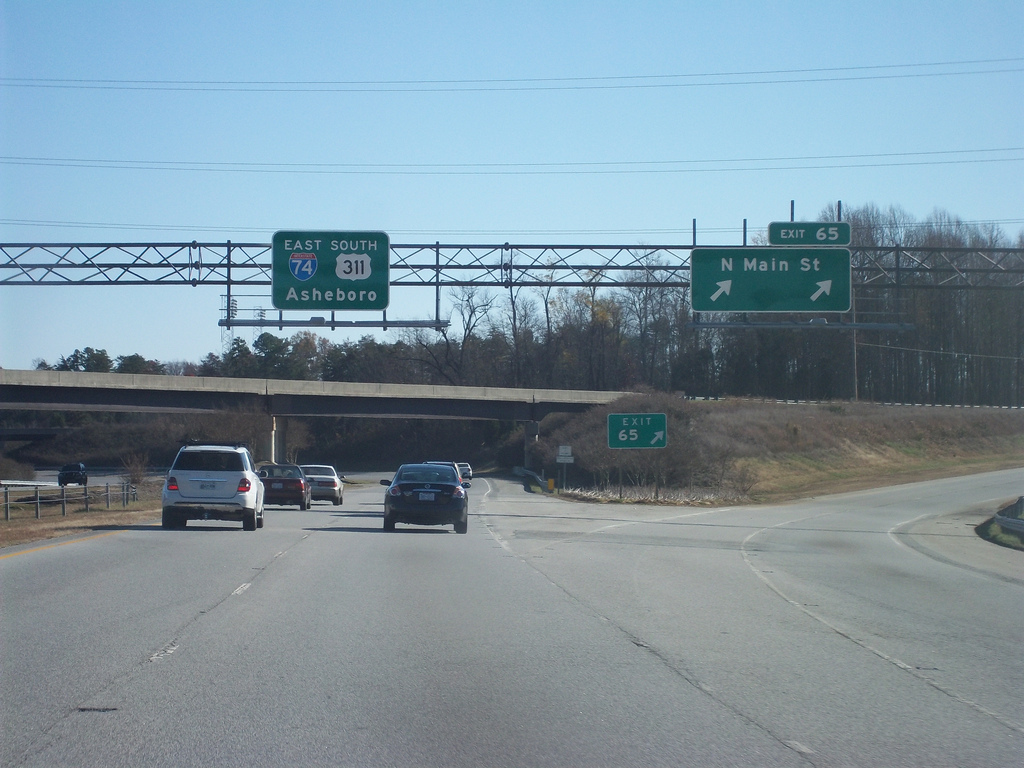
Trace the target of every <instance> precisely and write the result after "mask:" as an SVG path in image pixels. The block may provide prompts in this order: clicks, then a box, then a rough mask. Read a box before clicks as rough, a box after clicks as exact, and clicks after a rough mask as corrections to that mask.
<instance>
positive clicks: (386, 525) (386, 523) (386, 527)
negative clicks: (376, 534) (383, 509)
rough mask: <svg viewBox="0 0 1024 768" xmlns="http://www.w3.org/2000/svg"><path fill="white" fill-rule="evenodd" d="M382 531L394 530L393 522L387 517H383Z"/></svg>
mask: <svg viewBox="0 0 1024 768" xmlns="http://www.w3.org/2000/svg"><path fill="white" fill-rule="evenodd" d="M384 530H385V531H389V532H391V531H394V530H395V521H394V520H392V519H391V518H390V517H388V516H387V515H384Z"/></svg>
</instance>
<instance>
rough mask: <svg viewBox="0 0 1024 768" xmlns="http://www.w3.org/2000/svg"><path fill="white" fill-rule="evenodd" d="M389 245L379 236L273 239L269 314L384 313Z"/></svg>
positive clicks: (291, 234)
mask: <svg viewBox="0 0 1024 768" xmlns="http://www.w3.org/2000/svg"><path fill="white" fill-rule="evenodd" d="M390 250H391V243H390V239H389V238H388V235H387V234H386V233H384V232H334V231H324V232H306V231H290V230H283V231H279V232H275V233H274V239H273V252H272V261H271V272H270V277H271V294H272V298H273V304H274V308H275V309H292V310H300V311H305V310H321V309H329V310H332V311H333V310H371V309H387V307H388V302H389V301H390V295H389V293H390V285H391V282H390V273H389V272H390Z"/></svg>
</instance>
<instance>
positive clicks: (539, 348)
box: [37, 206, 1024, 406]
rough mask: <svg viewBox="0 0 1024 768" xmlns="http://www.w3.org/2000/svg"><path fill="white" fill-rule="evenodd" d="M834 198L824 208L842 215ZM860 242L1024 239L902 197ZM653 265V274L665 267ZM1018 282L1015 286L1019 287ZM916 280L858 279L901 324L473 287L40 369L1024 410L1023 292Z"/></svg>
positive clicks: (857, 214) (862, 290) (869, 299)
mask: <svg viewBox="0 0 1024 768" xmlns="http://www.w3.org/2000/svg"><path fill="white" fill-rule="evenodd" d="M836 214H837V211H836V210H835V208H833V207H828V208H825V209H824V210H823V211H822V212H821V213H820V215H819V220H821V221H832V220H835V219H836ZM844 220H846V221H849V222H850V223H851V229H852V233H853V240H854V242H853V247H858V246H899V247H903V248H912V247H943V248H949V247H970V248H996V247H1016V248H1024V232H1022V233H1021V234H1020V235H1018V237H1017V241H1016V243H1013V242H1011V241H1010V239H1009V238H1008V237H1007V236H1006V235H1005V234H1003V233H1002V232H1001V231H1000V230H999V229H998V228H997V227H994V226H979V225H972V224H966V223H964V222H962V221H960V220H959V219H957V218H955V217H953V216H950V215H949V214H946V213H943V212H936V213H934V214H932V215H931V216H930V217H928V218H927V219H925V220H923V221H917V220H915V219H914V218H913V217H911V216H910V215H909V214H907V213H906V212H904V211H903V210H901V209H900V208H897V207H890V208H888V209H880V208H877V207H875V206H865V207H863V208H859V209H853V210H848V211H846V215H845V216H844ZM658 268H659V264H658V263H657V262H656V261H655V260H652V261H651V263H650V270H651V272H652V274H657V272H658ZM1013 280H1016V281H1017V283H1018V284H1017V285H1013ZM1020 280H1021V276H1020V275H1019V274H1018V275H1016V276H1015V277H1014V276H1013V275H1010V276H1009V277H1008V279H1007V282H1006V283H1005V284H999V285H993V286H990V287H993V288H997V289H998V290H978V289H946V290H908V291H905V292H904V293H903V294H902V295H899V296H892V295H890V294H891V292H890V293H886V292H885V291H881V290H876V289H872V288H871V287H870V286H857V287H856V289H855V296H854V301H855V304H856V305H857V309H858V311H859V313H860V314H861V315H862V316H872V315H876V316H886V317H899V318H901V320H902V321H903V323H904V325H905V326H906V327H905V328H902V329H899V330H893V329H887V330H886V329H883V330H858V331H846V330H844V331H835V330H828V329H825V328H814V326H813V324H808V325H807V327H806V328H805V329H801V330H794V329H792V328H767V327H765V328H758V327H757V326H756V325H751V326H749V327H732V328H730V327H701V326H700V325H695V324H694V323H693V320H694V318H693V315H692V312H691V309H690V302H689V296H688V290H687V289H686V288H683V287H671V288H664V287H659V288H652V287H642V288H629V287H623V288H617V289H596V288H593V289H580V288H558V287H557V286H554V285H552V286H550V287H545V288H543V289H537V288H524V287H518V288H517V287H515V286H513V287H511V288H510V289H509V290H508V291H507V292H493V291H488V290H483V289H479V288H472V287H462V288H459V289H456V290H454V291H453V292H452V293H451V294H450V296H449V301H450V306H451V318H450V319H451V323H450V325H449V327H448V328H447V329H445V330H442V331H440V332H436V331H433V330H427V329H416V330H407V331H404V332H402V333H401V334H400V335H399V337H398V338H397V339H396V340H394V341H389V342H385V341H380V340H378V339H375V338H373V337H372V336H365V337H363V338H361V339H359V340H358V341H346V342H342V343H337V344H336V343H333V342H331V341H330V340H328V339H326V338H323V337H321V336H317V335H316V334H314V333H311V332H306V331H304V332H300V333H296V334H295V335H293V336H291V337H290V338H281V337H279V336H276V335H274V334H272V333H263V334H261V335H260V336H258V337H257V338H256V339H255V340H254V342H253V344H252V346H250V345H249V344H248V343H247V342H246V341H245V340H244V339H242V338H235V339H234V340H233V341H232V342H231V344H230V347H229V348H228V349H227V350H226V351H224V352H222V353H220V354H217V353H214V352H210V353H209V354H207V355H206V357H204V358H203V359H202V360H200V361H197V362H182V361H177V362H174V361H171V362H167V361H165V362H160V361H155V360H148V359H146V358H145V357H143V356H142V355H138V354H135V355H129V356H125V357H118V358H116V359H114V360H112V359H111V358H110V357H109V355H108V354H107V353H106V352H105V351H104V350H96V349H93V348H91V347H86V348H85V349H84V350H78V349H76V350H75V351H74V352H73V353H71V354H69V355H67V356H62V357H61V358H59V359H58V360H57V361H56V363H54V364H52V365H51V364H48V363H47V362H46V361H40V362H39V363H38V365H37V367H38V368H40V369H54V370H81V371H97V372H119V373H153V374H168V375H195V376H230V377H254V378H281V379H306V380H323V381H348V382H385V383H416V384H451V385H466V386H496V387H537V388H554V389H594V390H622V391H655V392H669V393H676V394H683V395H686V396H695V397H722V396H753V397H766V398H778V399H792V400H837V399H862V400H870V401H875V402H916V403H935V404H962V405H1001V406H1022V405H1024V288H1022V287H1021V285H1020Z"/></svg>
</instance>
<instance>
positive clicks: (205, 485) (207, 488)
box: [199, 483, 217, 491]
mask: <svg viewBox="0 0 1024 768" xmlns="http://www.w3.org/2000/svg"><path fill="white" fill-rule="evenodd" d="M216 487H217V484H216V483H200V484H199V490H201V491H212V490H213V489H214V488H216Z"/></svg>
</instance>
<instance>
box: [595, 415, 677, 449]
mask: <svg viewBox="0 0 1024 768" xmlns="http://www.w3.org/2000/svg"><path fill="white" fill-rule="evenodd" d="M666 423H667V421H666V419H665V414H664V413H609V414H608V447H609V448H664V447H665V446H666V445H668V429H667V426H666Z"/></svg>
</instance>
